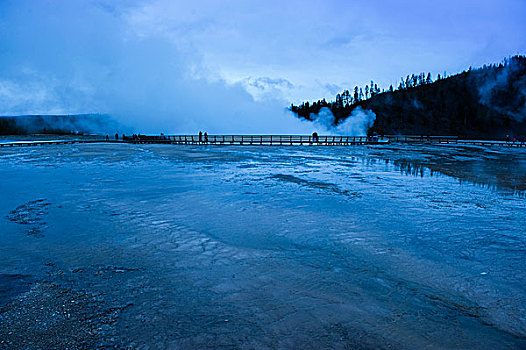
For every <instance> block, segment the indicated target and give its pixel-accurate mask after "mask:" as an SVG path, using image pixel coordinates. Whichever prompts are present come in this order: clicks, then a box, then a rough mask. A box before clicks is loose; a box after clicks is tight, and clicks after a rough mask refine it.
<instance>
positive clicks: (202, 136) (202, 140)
mask: <svg viewBox="0 0 526 350" xmlns="http://www.w3.org/2000/svg"><path fill="white" fill-rule="evenodd" d="M199 143H208V134H207V132H206V131H205V133H204V134H203V132H202V131H199Z"/></svg>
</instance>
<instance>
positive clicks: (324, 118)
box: [311, 107, 376, 136]
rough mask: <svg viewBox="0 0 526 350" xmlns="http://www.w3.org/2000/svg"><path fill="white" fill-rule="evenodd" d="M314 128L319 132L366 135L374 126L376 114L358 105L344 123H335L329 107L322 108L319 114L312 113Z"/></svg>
mask: <svg viewBox="0 0 526 350" xmlns="http://www.w3.org/2000/svg"><path fill="white" fill-rule="evenodd" d="M311 119H312V124H313V127H314V129H315V130H316V131H317V132H318V133H319V134H329V135H347V136H366V135H367V131H368V130H369V129H370V128H371V127H372V126H373V124H374V121H375V120H376V114H375V113H374V112H373V111H371V110H369V109H367V110H363V109H362V107H356V108H355V109H353V110H352V112H351V114H349V116H348V117H347V119H345V120H344V121H343V122H342V123H340V124H338V125H334V121H335V119H334V115H333V114H332V112H331V110H330V109H329V108H327V107H323V108H322V109H320V112H319V113H318V114H311Z"/></svg>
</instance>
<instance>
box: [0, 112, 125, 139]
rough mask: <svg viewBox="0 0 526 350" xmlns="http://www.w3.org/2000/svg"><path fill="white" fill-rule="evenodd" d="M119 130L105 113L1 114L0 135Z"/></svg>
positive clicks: (90, 132)
mask: <svg viewBox="0 0 526 350" xmlns="http://www.w3.org/2000/svg"><path fill="white" fill-rule="evenodd" d="M115 130H118V128H117V123H116V122H115V121H113V120H112V119H111V118H110V117H109V116H108V115H105V114H73V115H17V116H0V135H27V134H104V133H112V132H114V131H115Z"/></svg>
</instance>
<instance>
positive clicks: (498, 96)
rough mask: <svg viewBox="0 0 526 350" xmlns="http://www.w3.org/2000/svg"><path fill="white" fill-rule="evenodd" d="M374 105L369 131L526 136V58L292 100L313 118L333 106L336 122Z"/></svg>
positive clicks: (302, 114)
mask: <svg viewBox="0 0 526 350" xmlns="http://www.w3.org/2000/svg"><path fill="white" fill-rule="evenodd" d="M358 106H360V107H362V108H364V109H370V110H372V111H373V112H374V113H375V114H376V116H377V118H376V121H375V123H374V125H373V127H372V128H371V129H370V130H369V132H370V133H373V132H376V133H379V134H416V135H458V136H462V137H468V138H470V137H477V138H480V137H482V138H503V137H505V136H506V135H515V136H517V137H524V136H526V115H525V114H526V57H525V56H514V57H511V58H509V59H505V60H504V61H503V62H501V63H499V64H490V65H484V66H483V67H480V68H476V69H473V68H471V67H469V69H467V70H464V71H463V72H461V73H458V74H456V75H452V76H448V75H447V74H446V73H444V74H443V75H440V74H439V75H437V77H436V79H435V80H433V77H432V75H431V73H420V74H411V75H407V76H406V77H405V78H401V79H400V83H399V84H398V86H397V87H396V88H394V87H393V86H392V85H391V86H389V88H388V89H387V90H385V89H380V87H378V85H377V84H376V83H374V82H373V81H371V82H370V84H367V85H365V86H364V87H358V86H355V87H354V89H352V90H344V91H343V92H342V93H339V94H337V95H336V97H335V99H334V100H332V101H329V102H327V101H326V100H325V99H321V100H318V101H314V102H309V101H306V102H303V103H301V104H300V105H298V106H295V105H294V104H292V105H291V106H290V110H291V111H292V112H294V113H295V114H296V115H297V116H298V117H300V118H303V119H307V120H312V119H313V118H315V116H316V115H317V114H318V113H319V111H320V109H321V108H323V107H327V108H329V109H330V110H331V111H332V113H333V115H334V117H335V124H339V123H340V122H342V121H343V120H345V119H346V118H348V117H349V115H350V114H351V112H352V110H354V109H355V108H356V107H358Z"/></svg>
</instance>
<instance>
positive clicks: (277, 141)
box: [0, 135, 526, 147]
mask: <svg viewBox="0 0 526 350" xmlns="http://www.w3.org/2000/svg"><path fill="white" fill-rule="evenodd" d="M76 143H132V144H172V145H236V146H251V145H253V146H359V145H385V144H388V143H411V144H419V143H422V144H424V143H432V144H456V145H479V146H504V147H526V142H512V141H491V140H460V139H459V138H458V137H456V136H412V135H402V136H400V135H387V136H385V137H384V138H378V137H366V136H319V137H318V138H316V139H314V138H313V137H312V136H300V135H209V136H208V139H207V140H205V138H204V137H202V139H201V141H200V140H199V136H198V135H140V136H139V137H135V138H132V137H124V138H123V139H122V138H121V139H119V140H115V139H109V140H106V139H105V138H100V139H63V140H35V141H10V142H0V147H17V146H18V147H23V146H25V147H30V146H42V145H50V144H54V145H58V144H76Z"/></svg>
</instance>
